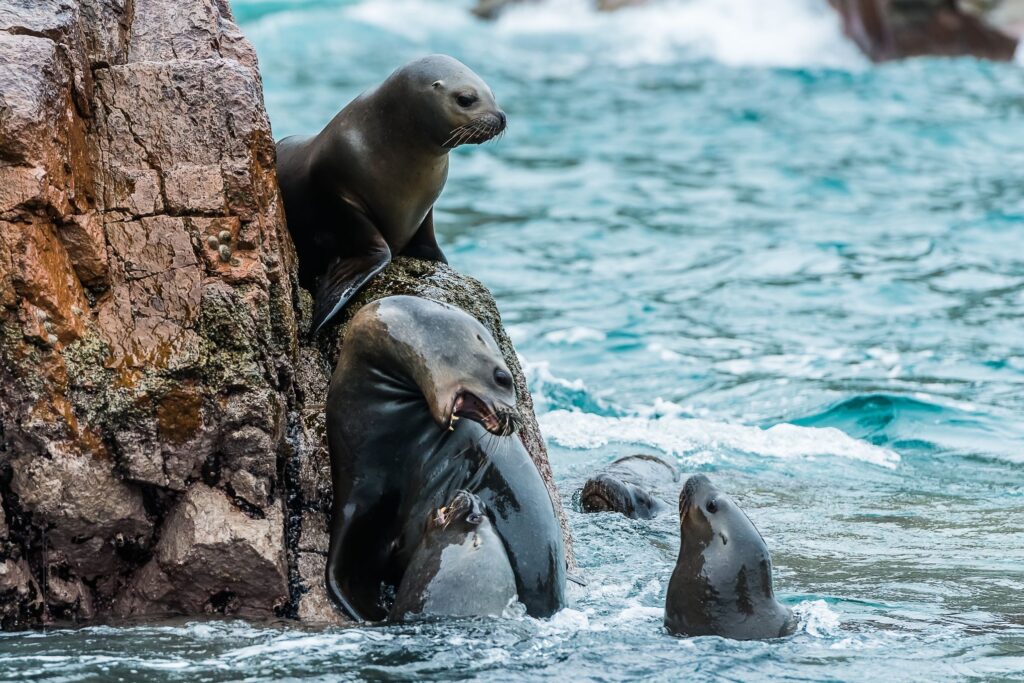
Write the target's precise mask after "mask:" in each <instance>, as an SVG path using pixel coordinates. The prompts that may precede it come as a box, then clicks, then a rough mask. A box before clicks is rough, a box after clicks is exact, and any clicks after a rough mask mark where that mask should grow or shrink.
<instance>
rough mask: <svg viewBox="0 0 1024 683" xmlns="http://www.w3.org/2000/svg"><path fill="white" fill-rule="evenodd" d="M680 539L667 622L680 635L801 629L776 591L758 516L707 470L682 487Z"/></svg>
mask: <svg viewBox="0 0 1024 683" xmlns="http://www.w3.org/2000/svg"><path fill="white" fill-rule="evenodd" d="M679 535H680V536H681V537H682V538H681V543H680V547H679V558H678V559H677V560H676V567H675V570H674V571H673V572H672V579H671V580H670V581H669V584H668V595H667V596H666V598H665V628H667V629H668V630H669V632H671V633H674V634H676V635H684V636H712V635H714V636H723V637H725V638H732V639H734V640H759V639H765V638H779V637H782V636H786V635H789V634H790V633H792V632H793V631H794V630H795V629H796V625H797V620H796V618H795V617H794V616H793V612H792V611H791V610H790V609H789V608H788V607H786V606H785V605H783V604H781V603H780V602H779V601H778V600H776V599H775V590H774V588H773V587H772V558H771V555H769V554H768V546H766V545H765V542H764V539H763V538H761V534H760V533H758V531H757V529H756V528H755V527H754V524H753V523H752V522H751V521H750V519H749V518H748V517H747V515H746V514H745V513H744V512H743V510H741V509H740V508H739V506H737V505H736V503H735V502H734V501H733V500H732V499H731V498H729V496H727V495H725V494H724V493H722V492H721V491H719V490H718V489H716V488H715V487H714V485H713V484H712V483H711V481H710V480H708V478H707V477H705V476H704V475H702V474H698V475H695V476H692V477H690V478H689V479H688V480H687V481H686V484H685V485H684V486H683V490H682V493H680V495H679Z"/></svg>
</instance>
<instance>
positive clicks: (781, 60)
mask: <svg viewBox="0 0 1024 683" xmlns="http://www.w3.org/2000/svg"><path fill="white" fill-rule="evenodd" d="M471 4H472V3H453V2H450V1H449V0H363V1H362V2H357V3H354V4H352V5H349V6H346V7H345V8H344V10H343V12H344V16H345V17H346V18H349V19H354V20H356V21H359V22H362V23H365V24H369V25H373V26H374V27H376V28H379V29H384V30H387V31H389V32H392V33H394V34H396V35H400V36H403V37H404V38H406V39H408V40H411V41H414V42H429V40H430V39H431V38H432V37H434V36H438V35H451V34H454V33H460V32H461V33H463V34H464V35H473V34H474V33H480V32H483V31H487V32H490V33H491V37H493V38H496V39H498V40H499V41H508V40H513V41H514V40H518V39H527V40H529V39H536V38H538V37H539V38H544V37H548V36H550V37H551V38H552V39H554V40H557V41H558V42H559V44H561V45H565V44H566V42H567V41H568V42H570V43H578V44H579V48H578V49H572V50H567V49H565V48H564V47H563V48H561V49H560V50H559V52H561V53H562V54H560V55H559V56H558V58H557V59H550V60H548V64H549V66H550V68H551V69H553V70H555V71H560V72H563V73H562V75H563V76H565V77H569V76H571V75H572V74H574V73H576V72H578V71H579V70H581V69H585V68H589V67H590V66H592V65H593V63H594V62H595V61H597V62H601V63H609V62H610V63H612V64H615V65H619V66H633V65H643V64H671V63H675V62H677V61H679V59H680V57H686V58H708V59H713V60H716V61H719V62H722V63H724V64H731V65H744V66H782V67H802V66H829V67H839V68H859V67H860V66H861V65H863V64H864V63H865V61H864V59H863V57H862V56H861V55H860V54H859V53H858V51H857V50H856V48H855V47H854V46H853V45H852V44H851V43H850V42H849V41H848V40H847V39H846V38H844V37H843V35H842V31H841V28H840V22H839V19H838V17H837V15H836V13H835V12H834V11H832V10H830V9H829V8H828V6H827V3H825V2H823V1H821V0H772V2H764V1H763V0H651V1H650V2H649V3H647V4H644V5H642V6H638V7H630V8H625V9H622V10H619V11H617V12H598V11H596V10H595V9H594V3H593V0H545V1H544V2H540V3H533V2H530V3H523V4H522V5H514V6H512V7H510V8H508V9H507V10H506V11H505V12H503V13H502V15H501V16H500V17H499V19H498V20H497V21H496V22H482V21H479V20H477V19H475V18H473V17H472V15H471V14H470V13H469V11H468V7H469V6H470V5H471ZM581 39H582V42H580V40H581ZM549 75H554V74H549Z"/></svg>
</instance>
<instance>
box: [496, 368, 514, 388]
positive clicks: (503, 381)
mask: <svg viewBox="0 0 1024 683" xmlns="http://www.w3.org/2000/svg"><path fill="white" fill-rule="evenodd" d="M494 381H495V382H497V383H498V386H499V387H504V388H505V389H511V388H512V375H510V374H508V373H507V372H505V371H504V370H502V369H501V368H498V369H497V370H495V371H494Z"/></svg>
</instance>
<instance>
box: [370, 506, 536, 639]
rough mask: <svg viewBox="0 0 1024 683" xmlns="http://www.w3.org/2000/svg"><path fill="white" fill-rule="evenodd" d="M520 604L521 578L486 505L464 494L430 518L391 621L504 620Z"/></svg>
mask: <svg viewBox="0 0 1024 683" xmlns="http://www.w3.org/2000/svg"><path fill="white" fill-rule="evenodd" d="M515 600H516V578H515V576H514V575H513V574H512V566H511V565H510V564H509V561H508V554H507V553H506V552H505V546H504V545H503V544H502V542H501V539H500V538H498V534H497V533H495V531H494V526H493V525H492V524H491V520H490V519H489V518H488V517H487V511H486V509H485V506H484V503H483V501H481V500H480V498H479V497H477V496H475V495H473V494H472V493H469V492H468V491H459V492H458V493H457V494H455V498H454V499H453V500H452V502H450V503H449V504H448V505H446V506H445V507H443V508H441V509H440V510H437V511H436V513H435V514H432V515H430V517H429V518H428V520H427V528H426V531H425V532H424V534H423V538H422V540H420V544H419V546H418V547H417V548H416V551H415V552H414V553H413V555H412V559H411V560H410V561H409V566H408V567H407V568H406V570H405V575H404V576H403V577H402V585H401V586H399V588H398V594H397V596H396V597H395V604H394V605H393V606H392V607H391V614H390V615H388V619H389V620H390V621H404V620H406V619H408V618H410V617H415V616H422V617H428V616H433V617H473V616H491V617H500V616H502V615H503V614H504V613H505V610H506V609H507V608H508V607H509V606H510V605H512V604H513V603H514V602H515Z"/></svg>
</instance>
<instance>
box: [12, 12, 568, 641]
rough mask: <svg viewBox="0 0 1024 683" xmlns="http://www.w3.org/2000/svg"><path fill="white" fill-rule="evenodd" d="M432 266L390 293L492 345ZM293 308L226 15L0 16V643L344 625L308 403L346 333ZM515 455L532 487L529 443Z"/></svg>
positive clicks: (412, 270) (255, 109) (319, 437)
mask: <svg viewBox="0 0 1024 683" xmlns="http://www.w3.org/2000/svg"><path fill="white" fill-rule="evenodd" d="M423 267H425V264H421V265H420V266H417V265H416V262H412V263H409V262H406V263H404V264H397V265H396V266H394V267H393V268H392V269H391V270H390V271H388V272H393V273H395V274H396V276H395V277H398V278H399V279H402V281H403V282H405V283H406V285H408V291H413V292H419V291H422V292H427V293H426V295H428V296H430V295H432V294H433V295H435V296H436V297H437V298H446V299H448V300H450V298H451V297H455V298H458V297H459V296H460V294H459V292H466V291H472V292H473V293H474V295H475V296H474V298H475V300H476V301H477V304H476V306H477V310H471V311H470V312H471V313H475V314H476V315H478V316H480V315H484V316H488V317H489V319H487V320H485V321H484V322H485V323H488V324H489V326H490V327H491V328H492V329H493V330H494V331H495V334H496V335H497V336H498V337H499V338H503V331H502V330H501V328H500V321H499V320H498V318H497V315H496V311H495V310H494V309H493V301H492V300H491V298H490V296H489V294H487V293H486V290H483V289H482V287H480V286H479V285H478V283H475V281H471V280H468V279H466V278H463V277H462V276H459V275H458V274H457V273H455V272H454V271H451V270H450V269H441V270H443V271H444V272H445V273H447V276H448V277H447V279H446V280H445V282H444V283H443V284H440V285H438V284H437V282H436V281H435V279H432V278H431V277H429V275H430V273H433V272H434V270H436V269H433V267H430V268H428V270H429V271H430V273H427V272H426V271H423V272H419V273H418V274H417V271H416V269H417V268H420V269H421V270H422V268H423ZM420 276H422V277H423V278H424V283H425V284H424V285H423V286H422V287H420V286H419V285H417V284H416V283H415V282H414V281H413V280H416V279H417V278H418V277H420ZM388 292H389V289H388V287H387V280H386V278H383V279H382V281H381V282H380V283H378V284H377V285H375V287H374V288H372V290H371V291H369V292H367V293H366V294H364V297H363V300H364V301H365V300H367V299H368V298H373V297H375V296H381V295H384V294H386V293H388ZM468 301H469V300H468V299H467V302H468ZM481 307H482V308H481ZM308 310H309V306H308V294H306V293H305V292H303V291H301V290H299V289H298V287H297V284H296V278H295V255H294V251H293V248H292V246H291V241H290V239H289V238H288V235H287V230H286V228H285V223H284V217H283V212H282V207H281V201H280V196H279V194H278V190H277V181H276V177H275V174H274V141H273V138H272V136H271V132H270V125H269V121H268V120H267V115H266V112H265V109H264V106H263V99H262V86H261V81H260V76H259V71H258V67H257V62H256V56H255V53H254V51H253V49H252V47H251V45H249V43H248V42H247V41H246V40H245V39H244V37H243V36H242V35H241V33H240V31H239V30H238V27H237V26H236V25H235V24H234V22H233V19H232V16H231V12H230V9H229V7H228V3H227V0H5V2H3V3H2V4H0V622H2V624H3V625H4V626H5V627H17V626H29V625H34V624H39V623H45V622H47V621H51V620H54V619H74V620H78V621H82V620H89V619H92V618H94V617H108V616H133V617H158V616H163V615H171V614H188V615H193V614H203V613H211V614H216V613H220V614H236V615H241V616H247V617H263V616H274V615H277V616H284V617H293V618H301V619H304V620H306V621H328V622H330V621H336V620H337V616H336V612H335V611H334V610H333V609H332V608H331V606H330V605H329V604H328V603H327V601H326V596H325V594H324V592H323V580H322V575H323V565H324V553H325V551H326V547H325V546H326V512H327V511H328V510H329V508H330V495H331V492H330V482H329V479H328V478H327V454H326V449H325V445H324V435H323V426H322V403H323V400H324V394H325V391H326V382H327V377H328V374H329V371H330V368H331V364H332V362H331V361H332V358H333V357H334V353H335V350H336V344H337V338H338V337H339V336H340V334H341V332H340V331H336V332H335V333H334V334H333V335H329V336H328V337H326V338H324V339H322V340H320V341H319V342H318V344H313V343H311V342H306V341H304V337H303V333H302V329H303V325H304V321H308ZM305 324H308V322H307V323H305ZM505 343H506V345H505V348H506V351H507V353H508V354H509V355H510V362H514V361H515V358H514V353H513V352H512V351H511V346H510V345H508V344H507V339H506V340H505ZM516 367H517V366H516ZM519 375H520V376H519V378H518V379H519V382H520V384H519V388H520V396H521V397H522V400H523V401H524V402H526V405H524V406H523V407H525V408H527V409H528V408H529V405H528V401H529V394H528V393H526V391H525V385H524V384H523V383H522V378H521V373H519ZM530 415H531V416H532V412H530ZM524 439H525V440H526V442H527V444H528V446H529V447H530V450H531V453H532V454H533V455H534V457H535V460H536V461H537V463H538V466H539V467H541V469H542V472H546V467H547V459H546V453H545V450H544V444H543V441H542V440H540V438H539V432H538V431H537V430H536V427H535V423H534V426H533V428H532V429H531V430H529V431H528V433H527V434H526V435H525V437H524ZM549 480H550V479H549Z"/></svg>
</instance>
